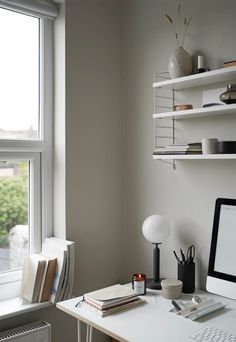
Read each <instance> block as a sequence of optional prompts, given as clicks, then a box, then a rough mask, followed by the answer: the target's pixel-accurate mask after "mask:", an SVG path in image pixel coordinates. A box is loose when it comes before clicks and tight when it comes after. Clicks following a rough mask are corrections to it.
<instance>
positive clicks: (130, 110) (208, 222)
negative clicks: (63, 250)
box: [124, 0, 236, 287]
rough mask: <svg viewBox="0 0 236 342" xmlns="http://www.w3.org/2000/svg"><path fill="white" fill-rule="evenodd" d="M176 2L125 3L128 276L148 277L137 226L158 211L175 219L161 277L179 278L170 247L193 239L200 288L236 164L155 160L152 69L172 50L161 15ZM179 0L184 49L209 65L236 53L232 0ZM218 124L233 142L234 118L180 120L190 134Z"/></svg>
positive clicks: (146, 250)
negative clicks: (185, 19) (185, 26)
mask: <svg viewBox="0 0 236 342" xmlns="http://www.w3.org/2000/svg"><path fill="white" fill-rule="evenodd" d="M176 3H177V2H176V1H161V0H158V1H157V0H145V1H144V0H129V1H126V2H125V19H124V53H125V58H124V61H125V72H124V74H125V75H126V82H125V89H126V99H125V118H126V122H125V128H126V149H125V153H126V159H125V164H124V167H125V173H126V187H125V188H126V193H127V203H126V208H127V223H126V238H125V243H126V251H125V260H126V263H127V269H126V274H127V277H128V276H129V275H130V274H131V273H132V272H133V271H134V270H137V271H140V272H144V273H147V274H149V275H151V272H152V268H151V264H152V263H151V262H152V247H151V245H150V244H149V243H148V242H147V241H145V239H144V237H143V236H142V232H141V227H142V223H143V221H144V219H145V218H146V217H147V216H148V215H150V214H152V213H157V214H163V215H166V216H167V217H168V218H169V219H170V220H171V222H172V224H173V232H172V236H171V237H170V239H169V240H168V241H167V242H166V243H165V244H164V245H163V246H161V274H162V276H166V277H175V276H176V263H175V259H174V257H173V253H172V251H173V249H179V248H180V247H186V246H187V245H189V244H190V243H193V242H194V243H195V244H196V249H197V259H198V260H197V266H198V267H197V278H198V283H199V284H200V285H201V286H202V287H204V286H205V279H206V278H205V276H206V272H207V265H208V254H209V244H210V238H211V229H212V220H213V210H214V202H215V199H216V198H217V197H229V198H235V197H236V186H235V172H236V162H235V161H185V162H184V161H179V162H177V165H176V166H177V168H176V170H173V169H172V168H171V167H170V166H169V165H167V164H164V163H162V162H160V161H153V160H152V149H153V122H152V113H153V89H152V82H153V73H154V71H157V72H158V71H159V72H160V71H166V70H167V60H168V57H169V55H170V54H171V53H172V51H173V50H174V49H175V40H174V35H173V32H172V30H171V27H170V25H169V23H168V22H167V21H166V20H165V18H164V15H165V13H168V14H169V15H171V16H174V15H175V13H176ZM183 4H184V6H186V7H185V10H186V12H185V13H187V14H188V15H192V16H193V19H192V24H191V26H190V34H189V35H188V37H187V39H186V44H185V48H186V49H187V50H188V51H189V52H190V53H191V54H194V53H197V52H202V53H203V54H204V55H205V56H206V62H207V65H208V66H209V67H210V68H212V69H214V68H216V67H219V66H220V65H221V63H222V60H223V59H224V58H226V59H227V58H235V56H236V45H235V43H234V32H235V28H236V23H235V10H236V3H235V1H233V0H231V1H227V2H224V4H223V3H222V1H220V0H216V1H215V0H214V1H204V0H199V1H194V0H190V1H185V2H183ZM226 122H227V123H226ZM215 124H216V125H218V127H220V129H219V135H220V136H222V137H224V138H225V139H234V140H235V129H236V121H235V117H234V116H231V117H227V118H214V117H213V118H211V119H210V120H206V119H204V120H193V121H191V122H189V123H185V125H187V126H186V128H187V131H188V130H191V132H193V131H194V129H195V128H196V127H198V129H199V132H198V133H199V137H201V135H203V136H204V135H206V134H209V135H208V136H210V137H211V136H214V134H216V133H215V132H216V131H215V130H214V127H215V126H214V125H215ZM182 125H184V123H183V124H182ZM181 127H182V126H181ZM206 127H208V128H209V131H208V130H207V129H206Z"/></svg>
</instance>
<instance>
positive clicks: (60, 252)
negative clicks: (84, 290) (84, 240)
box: [42, 237, 74, 303]
mask: <svg viewBox="0 0 236 342" xmlns="http://www.w3.org/2000/svg"><path fill="white" fill-rule="evenodd" d="M42 253H43V254H44V255H49V256H50V255H51V256H52V255H55V256H56V257H57V267H56V272H55V277H54V280H53V285H52V291H51V297H50V301H51V302H52V303H56V302H57V301H60V300H65V299H68V298H70V297H71V295H72V289H73V280H74V242H72V241H67V240H61V239H56V238H53V237H52V238H46V239H45V241H44V243H43V246H42Z"/></svg>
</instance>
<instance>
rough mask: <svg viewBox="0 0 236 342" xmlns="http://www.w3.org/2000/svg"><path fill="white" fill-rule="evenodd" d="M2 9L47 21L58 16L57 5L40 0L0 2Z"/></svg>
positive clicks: (0, 0)
mask: <svg viewBox="0 0 236 342" xmlns="http://www.w3.org/2000/svg"><path fill="white" fill-rule="evenodd" d="M0 7H2V8H5V9H9V10H13V11H14V10H15V11H17V12H21V13H24V14H30V15H34V16H37V17H43V18H47V19H55V18H56V17H57V15H58V9H57V7H56V5H53V4H49V3H48V2H46V1H40V0H0Z"/></svg>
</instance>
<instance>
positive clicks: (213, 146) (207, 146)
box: [202, 138, 218, 154]
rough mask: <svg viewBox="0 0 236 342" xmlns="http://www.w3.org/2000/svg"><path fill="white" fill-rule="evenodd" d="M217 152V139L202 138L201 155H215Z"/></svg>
mask: <svg viewBox="0 0 236 342" xmlns="http://www.w3.org/2000/svg"><path fill="white" fill-rule="evenodd" d="M217 150H218V139H215V138H203V139H202V154H215V153H217Z"/></svg>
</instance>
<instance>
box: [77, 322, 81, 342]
mask: <svg viewBox="0 0 236 342" xmlns="http://www.w3.org/2000/svg"><path fill="white" fill-rule="evenodd" d="M81 325H82V324H81V321H80V320H79V319H78V320H77V340H78V342H82V336H81Z"/></svg>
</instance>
